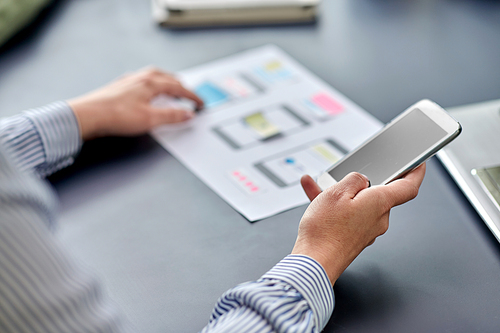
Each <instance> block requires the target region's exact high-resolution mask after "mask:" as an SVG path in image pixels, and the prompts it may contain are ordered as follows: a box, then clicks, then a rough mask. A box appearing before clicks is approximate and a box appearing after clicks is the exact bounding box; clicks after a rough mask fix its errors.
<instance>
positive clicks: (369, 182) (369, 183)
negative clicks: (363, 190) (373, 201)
mask: <svg viewBox="0 0 500 333" xmlns="http://www.w3.org/2000/svg"><path fill="white" fill-rule="evenodd" d="M361 176H363V177H365V179H366V181H367V182H368V187H370V186H372V182H371V181H370V179H368V177H366V175H364V174H361Z"/></svg>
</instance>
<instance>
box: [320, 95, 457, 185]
mask: <svg viewBox="0 0 500 333" xmlns="http://www.w3.org/2000/svg"><path fill="white" fill-rule="evenodd" d="M461 131H462V127H461V126H460V124H459V123H458V122H457V121H456V120H455V119H453V118H452V117H451V116H450V115H449V114H448V113H447V112H446V111H445V110H444V109H443V108H442V107H440V106H439V105H437V104H436V103H434V102H432V101H429V100H422V101H420V102H418V103H415V104H414V105H412V106H410V107H409V108H408V109H407V110H405V111H404V112H403V113H401V114H400V115H399V116H397V117H396V118H394V119H393V120H392V121H391V122H390V123H388V124H387V125H386V126H384V128H382V129H381V130H380V131H379V132H377V133H376V134H375V135H373V136H372V137H371V138H369V139H368V140H367V141H365V142H364V143H363V144H361V145H360V146H359V147H358V148H356V149H355V150H353V151H351V152H350V153H348V154H347V155H346V156H344V157H343V158H342V159H341V160H339V161H338V162H337V163H335V164H334V165H333V166H332V167H330V168H329V169H328V170H327V171H326V172H325V173H323V174H322V175H321V176H320V177H319V178H318V185H319V186H320V187H321V189H323V190H324V189H326V188H327V187H329V186H331V185H333V184H335V183H337V182H338V181H340V180H341V179H342V178H344V177H345V176H346V175H347V174H348V173H350V172H354V171H356V172H359V173H362V174H364V175H365V176H367V177H368V179H369V180H370V182H371V185H385V184H388V183H390V182H391V181H393V180H395V179H397V178H400V177H402V176H404V175H405V174H406V173H408V172H410V171H411V170H413V169H414V168H416V167H418V166H419V165H420V164H422V163H423V162H425V161H426V160H427V159H429V158H430V157H432V156H433V155H434V154H436V153H437V152H438V151H439V150H440V149H441V148H443V147H444V146H446V145H447V144H448V143H450V142H451V141H453V140H454V139H455V138H456V137H457V136H458V135H459V134H460V132H461Z"/></svg>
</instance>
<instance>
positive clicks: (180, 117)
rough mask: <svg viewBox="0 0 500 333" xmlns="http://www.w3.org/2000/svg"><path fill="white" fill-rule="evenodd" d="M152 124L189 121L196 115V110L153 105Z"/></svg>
mask: <svg viewBox="0 0 500 333" xmlns="http://www.w3.org/2000/svg"><path fill="white" fill-rule="evenodd" d="M152 114H153V117H152V126H153V127H154V126H158V125H162V124H173V123H180V122H183V121H187V120H189V119H192V118H193V117H194V112H193V111H190V110H184V109H171V108H168V109H163V108H155V107H152Z"/></svg>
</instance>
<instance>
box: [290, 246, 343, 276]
mask: <svg viewBox="0 0 500 333" xmlns="http://www.w3.org/2000/svg"><path fill="white" fill-rule="evenodd" d="M292 254H297V255H305V256H308V257H310V258H312V259H314V260H316V261H317V262H318V263H319V264H320V265H321V266H322V267H323V269H324V270H325V272H326V274H327V275H328V279H329V280H330V283H331V284H332V286H333V285H334V284H335V282H336V281H337V279H338V278H339V277H340V275H341V274H342V273H343V272H344V270H345V269H346V268H347V266H348V264H347V265H345V264H343V262H344V260H342V258H343V257H344V255H343V254H342V253H341V251H336V250H334V249H332V248H331V247H330V246H324V247H322V246H311V245H309V244H305V242H302V241H301V240H300V239H298V240H297V242H296V243H295V246H294V247H293V250H292Z"/></svg>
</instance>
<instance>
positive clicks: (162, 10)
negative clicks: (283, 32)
mask: <svg viewBox="0 0 500 333" xmlns="http://www.w3.org/2000/svg"><path fill="white" fill-rule="evenodd" d="M319 2H320V0H152V12H153V18H154V19H155V21H157V22H158V23H160V24H162V25H165V26H169V27H202V26H219V25H249V24H276V23H298V22H311V21H314V20H315V18H316V13H317V7H318V4H319Z"/></svg>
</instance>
